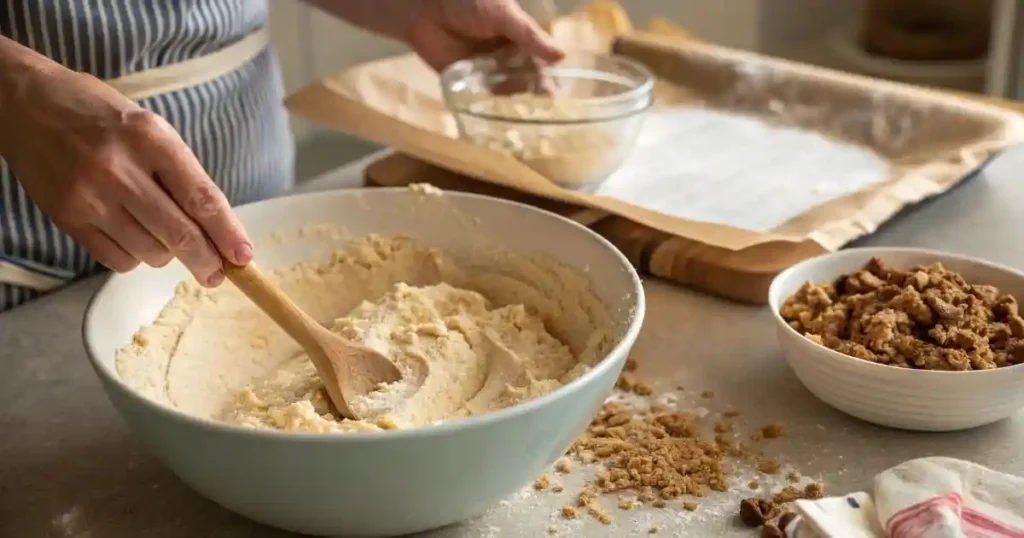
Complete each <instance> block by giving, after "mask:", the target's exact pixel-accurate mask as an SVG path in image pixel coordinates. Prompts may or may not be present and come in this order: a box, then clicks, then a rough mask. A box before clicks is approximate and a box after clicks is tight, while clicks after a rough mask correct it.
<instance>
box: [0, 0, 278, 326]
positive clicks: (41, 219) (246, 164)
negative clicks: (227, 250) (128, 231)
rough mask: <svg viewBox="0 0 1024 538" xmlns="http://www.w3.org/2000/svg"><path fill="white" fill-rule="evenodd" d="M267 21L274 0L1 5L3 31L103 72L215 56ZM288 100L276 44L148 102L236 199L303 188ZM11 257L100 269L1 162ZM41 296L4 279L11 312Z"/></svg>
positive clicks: (1, 233) (46, 269) (2, 227)
mask: <svg viewBox="0 0 1024 538" xmlns="http://www.w3.org/2000/svg"><path fill="white" fill-rule="evenodd" d="M267 19H268V13H267V3H266V1H265V0H5V1H2V2H0V34H3V35H4V36H6V37H8V38H11V39H13V40H15V41H18V42H19V43H21V44H23V45H25V46H27V47H30V48H32V49H35V50H37V51H39V52H41V53H43V54H45V55H46V56H49V57H50V58H53V59H54V60H56V61H58V62H60V63H62V64H64V65H66V66H68V67H69V68H71V69H74V70H77V71H84V72H88V73H91V74H93V75H95V76H97V77H99V78H102V79H111V78H116V77H120V76H123V75H127V74H130V73H134V72H138V71H141V70H145V69H149V68H153V67H159V66H163V65H168V64H173V63H177V62H180V61H183V60H187V59H190V58H195V57H197V56H202V55H204V54H207V53H210V52H214V51H216V50H219V49H220V48H222V47H224V46H226V45H228V44H231V43H233V42H236V41H238V40H239V39H241V38H243V37H245V36H246V35H247V34H249V33H250V32H252V31H253V30H256V29H258V28H260V27H261V26H263V25H265V24H267ZM282 97H283V89H282V86H281V80H280V74H279V72H278V69H277V65H276V61H275V59H274V56H273V53H272V52H271V51H269V50H268V51H264V52H263V53H261V54H260V55H259V56H257V57H256V58H255V59H254V60H252V61H251V62H250V63H249V64H248V65H245V66H243V67H242V68H240V69H238V70H236V71H234V72H232V73H230V74H228V75H225V76H223V77H221V78H219V79H215V80H212V81H210V82H207V83H205V84H202V85H199V86H196V87H193V88H189V89H186V90H183V91H178V92H174V93H170V94H164V95H158V96H156V97H153V98H150V99H146V100H144V101H141V102H140V105H141V106H143V107H144V108H147V109H149V110H152V111H154V112H156V113H158V114H160V115H161V116H163V117H164V118H165V119H167V120H168V121H169V122H170V123H171V125H173V126H174V127H175V128H176V129H177V130H178V132H179V133H181V135H182V137H183V138H184V140H185V142H187V143H188V145H189V146H190V147H191V148H192V150H193V151H194V152H195V153H196V155H197V157H198V158H199V161H200V162H201V163H202V164H203V166H204V167H205V168H206V171H207V172H208V173H209V174H210V177H212V178H213V180H214V181H215V182H216V183H217V184H218V185H219V186H220V187H221V189H223V190H224V192H225V194H226V195H227V197H228V199H229V200H230V201H231V203H232V204H241V203H245V202H249V201H253V200H259V199H263V198H267V197H271V196H275V195H278V194H281V193H283V192H285V191H286V190H288V189H289V188H290V187H291V185H292V175H293V166H292V162H293V153H294V147H293V142H292V139H291V134H290V132H289V130H288V124H287V117H286V113H285V111H284V108H283V107H282V106H281V100H282ZM0 128H3V126H0ZM55 158H59V156H55ZM0 260H3V261H6V262H7V263H8V264H12V265H16V266H18V267H19V268H28V269H32V270H35V271H37V272H39V273H40V274H43V275H46V276H47V277H50V278H52V277H55V276H56V277H58V278H61V279H68V280H70V279H72V278H75V277H81V276H85V275H89V274H92V273H95V272H97V271H99V270H100V269H101V268H100V267H99V266H98V264H96V263H95V261H94V260H93V259H92V257H91V256H89V254H88V253H87V252H86V251H85V250H84V249H83V248H82V247H80V246H79V245H77V244H76V243H75V242H74V241H73V240H72V239H71V238H70V237H68V236H67V235H65V234H63V233H62V232H60V231H59V230H57V229H56V228H55V227H54V225H53V223H52V222H51V221H50V220H49V219H48V218H47V217H46V216H45V215H43V214H42V212H40V211H39V209H38V208H36V207H35V205H34V204H33V203H32V201H31V200H30V199H29V198H28V197H27V196H26V194H25V192H24V190H22V188H21V186H20V185H19V183H18V182H17V180H16V178H14V177H13V174H12V173H11V171H10V170H9V169H8V167H7V164H6V163H5V162H3V161H2V160H0ZM38 294H39V292H37V291H34V290H30V289H27V288H23V287H19V286H14V285H10V284H3V283H0V312H2V311H4V310H6V309H10V308H12V307H14V306H16V305H18V304H21V303H24V302H26V301H28V300H31V299H33V298H34V297H36V296H37V295H38Z"/></svg>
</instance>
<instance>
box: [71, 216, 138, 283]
mask: <svg viewBox="0 0 1024 538" xmlns="http://www.w3.org/2000/svg"><path fill="white" fill-rule="evenodd" d="M76 236H77V237H75V239H77V240H78V242H79V243H81V244H82V245H83V246H84V247H85V248H86V249H87V250H88V251H89V252H90V253H91V254H92V256H93V257H94V258H96V261H98V262H100V263H101V264H103V265H104V266H105V267H107V268H109V269H111V270H113V271H117V272H118V273H127V272H128V271H131V270H132V269H135V268H136V267H138V266H139V260H138V259H137V258H135V257H134V256H132V255H131V254H128V253H127V252H125V250H124V249H123V248H121V247H120V246H119V245H118V244H117V242H116V241H114V240H113V239H111V238H110V236H108V235H107V234H106V233H104V232H103V231H102V230H100V229H99V228H96V227H88V228H86V229H85V230H83V231H81V232H79V233H77V234H76Z"/></svg>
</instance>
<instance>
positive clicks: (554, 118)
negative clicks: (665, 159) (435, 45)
mask: <svg viewBox="0 0 1024 538" xmlns="http://www.w3.org/2000/svg"><path fill="white" fill-rule="evenodd" d="M441 84H442V90H443V93H444V99H445V102H446V104H447V106H448V108H449V109H450V110H451V112H452V114H453V115H454V117H455V120H456V123H457V125H458V129H459V133H460V135H461V136H462V137H463V138H465V139H467V140H470V141H472V142H474V143H477V144H479V145H482V146H486V147H489V148H491V149H495V150H498V151H503V152H505V153H508V154H510V155H512V156H514V157H516V158H517V159H519V160H520V161H522V162H523V163H525V164H526V165H528V166H530V167H531V168H533V169H534V170H536V171H537V172H539V173H540V174H542V175H544V176H545V177H547V178H548V179H549V180H551V181H552V182H554V183H556V184H558V185H560V186H562V187H565V188H568V189H574V190H593V189H595V188H596V187H597V186H598V185H600V184H601V182H603V181H604V180H605V179H607V178H608V177H609V176H610V175H611V174H612V173H613V172H614V171H615V170H617V169H618V168H619V167H620V166H621V165H622V162H623V161H624V160H625V159H626V157H627V156H628V155H629V153H630V151H632V149H633V147H634V145H635V144H636V139H637V135H638V134H639V132H640V126H641V124H642V122H643V116H644V113H645V112H646V111H647V109H648V108H650V106H651V103H652V102H653V88H654V77H653V75H652V74H651V72H650V71H649V70H648V69H647V68H646V67H644V66H643V65H642V64H640V63H638V62H636V61H633V60H631V59H629V58H625V57H622V56H616V55H605V54H593V53H587V52H570V53H569V54H568V55H567V57H566V58H565V60H563V61H562V62H560V63H558V64H555V65H539V64H537V63H536V62H535V61H534V60H532V59H529V58H526V57H523V56H514V55H508V54H501V53H496V54H490V55H485V56H478V57H474V58H469V59H466V60H462V61H459V62H456V63H454V64H452V65H451V66H449V67H448V68H447V69H445V70H444V72H443V73H442V74H441Z"/></svg>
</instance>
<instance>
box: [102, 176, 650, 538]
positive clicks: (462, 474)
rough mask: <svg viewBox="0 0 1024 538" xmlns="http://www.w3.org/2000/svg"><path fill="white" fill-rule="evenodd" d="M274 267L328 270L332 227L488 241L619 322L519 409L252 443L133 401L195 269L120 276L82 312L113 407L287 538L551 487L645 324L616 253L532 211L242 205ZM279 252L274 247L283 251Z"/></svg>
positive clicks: (193, 479) (490, 201) (358, 197)
mask: <svg viewBox="0 0 1024 538" xmlns="http://www.w3.org/2000/svg"><path fill="white" fill-rule="evenodd" d="M238 215H239V217H240V218H241V220H242V222H243V223H244V224H245V226H246V227H247V229H248V230H249V232H250V234H251V235H252V237H253V240H254V241H255V242H256V252H257V261H258V262H259V263H260V264H261V265H263V266H264V267H266V268H274V267H281V266H287V265H291V264H294V263H296V262H299V261H306V260H314V259H320V258H322V256H323V255H324V253H325V252H329V251H330V249H331V248H333V247H337V246H340V243H339V240H338V239H337V238H333V237H331V236H332V234H329V233H313V232H310V233H305V234H300V235H301V236H302V237H299V238H295V239H294V240H291V241H281V240H280V236H279V234H280V233H281V232H294V231H297V230H307V231H309V230H317V229H321V230H322V229H323V228H321V227H319V225H322V224H333V225H335V226H336V228H337V229H338V230H341V231H343V232H347V233H348V234H350V235H351V236H352V237H359V236H362V235H365V234H369V233H377V234H404V235H407V236H411V237H414V238H417V239H419V240H420V241H421V242H423V243H424V244H428V245H434V246H438V247H440V248H443V249H444V250H445V251H447V252H449V253H450V254H452V255H454V256H455V257H456V258H458V257H459V256H460V254H466V255H468V253H469V252H470V251H471V249H472V248H473V247H474V245H476V244H478V243H481V242H485V243H489V244H497V245H499V246H501V247H502V248H504V249H506V250H508V251H512V252H517V253H525V254H534V253H536V254H538V255H546V256H550V257H552V258H554V259H555V260H559V261H561V262H563V263H565V264H569V265H572V266H575V267H578V268H580V269H581V270H584V271H586V274H587V275H588V276H589V278H590V280H591V283H592V287H593V291H594V292H595V293H596V294H597V295H598V296H599V297H600V298H601V299H602V300H603V301H604V302H605V304H607V305H608V306H609V308H610V310H611V311H612V313H613V314H612V315H613V317H614V320H615V322H616V324H617V327H616V343H615V345H614V347H613V348H612V349H611V351H610V353H609V354H608V355H607V357H605V358H604V359H603V360H602V361H601V362H599V363H598V364H596V365H595V366H594V367H593V368H592V369H591V370H590V371H588V372H587V373H585V374H584V375H582V376H581V377H579V378H578V379H576V380H575V381H573V382H571V383H569V384H567V385H566V386H565V387H562V388H560V389H558V390H556V391H554V392H552V393H550V394H547V395H545V396H542V397H540V398H537V399H535V400H531V401H529V402H526V403H524V404H522V405H519V406H516V407H512V408H508V409H504V410H501V411H497V412H494V413H491V414H487V415H481V416H477V417H474V418H469V419H465V420H459V421H453V422H448V423H443V424H440V425H436V426H431V427H426V428H418V429H409V430H398V431H388V432H379V433H358V434H298V433H286V432H279V431H257V430H247V429H243V428H239V427H234V426H230V425H227V424H221V423H214V422H210V421H206V420H202V419H197V418H194V417H191V416H189V415H186V414H184V413H181V412H179V411H177V410H174V409H170V408H168V407H164V406H162V405H160V404H157V403H155V402H153V401H151V400H149V399H147V398H146V397H144V396H142V395H140V394H139V393H137V392H135V391H134V390H132V389H131V388H130V387H129V386H128V385H126V384H125V383H124V382H123V381H122V380H121V379H120V378H119V377H118V374H117V372H116V370H115V361H114V356H115V352H116V350H117V349H119V348H121V347H123V346H124V345H126V344H127V343H129V342H130V341H131V338H132V334H133V333H134V332H135V331H136V330H138V329H139V327H141V326H142V325H145V324H148V323H150V322H152V321H153V320H154V319H155V318H156V316H157V314H158V313H159V311H160V310H161V308H162V307H163V306H164V305H165V304H166V303H167V301H168V300H170V298H171V296H172V294H173V291H174V288H175V286H176V285H177V284H178V282H180V281H181V280H182V279H184V278H185V277H186V272H185V270H184V268H183V267H181V266H180V265H178V264H173V265H171V266H168V267H166V268H163V269H150V268H140V269H137V270H135V271H133V272H131V273H128V274H123V275H115V276H113V277H111V278H110V280H109V281H108V282H107V283H106V284H105V285H104V286H103V287H102V288H101V289H100V290H99V292H98V293H97V294H96V296H95V298H94V299H93V300H92V303H91V304H90V305H89V308H88V310H87V312H86V315H85V324H84V330H83V332H84V337H85V347H86V350H87V352H88V355H89V358H90V360H91V361H92V364H93V367H94V368H95V370H96V372H97V374H98V375H99V377H100V379H101V380H102V383H103V387H104V389H105V390H106V392H107V394H108V395H109V397H110V399H111V401H112V402H113V403H114V406H115V407H116V408H117V409H118V410H119V411H120V412H121V414H122V415H124V418H125V420H126V421H127V422H128V425H129V427H130V428H131V429H132V431H134V433H135V434H136V435H138V436H139V437H140V438H142V439H143V440H144V442H145V443H146V444H148V446H149V448H150V450H152V452H153V453H154V454H155V455H156V456H157V457H158V458H159V459H160V460H161V461H162V462H163V463H164V464H165V465H167V467H169V468H170V469H171V470H172V471H174V473H176V474H177V475H178V476H179V477H180V478H181V479H182V480H183V481H184V482H186V483H187V484H189V485H190V486H191V487H192V488H194V489H195V490H196V491H198V492H199V493H200V494H202V495H204V496H205V497H207V498H209V499H211V500H213V501H214V502H217V503H218V504H220V505H221V506H224V507H225V508H227V509H229V510H232V511H234V512H237V513H239V514H241V515H243V516H246V517H248V518H250V519H253V520H256V521H259V522H262V523H265V524H268V525H272V526H274V527H279V528H282V529H286V530H290V531H295V532H301V533H306V534H313V535H320V536H394V535H399V534H406V533H412V532H417V531H423V530H426V529H430V528H435V527H439V526H443V525H446V524H449V523H453V522H456V521H460V520H463V519H466V518H469V517H472V516H474V515H476V514H479V513H481V512H483V511H484V510H486V509H487V508H488V507H489V506H491V505H492V504H494V503H496V502H498V501H499V500H500V499H502V498H503V497H506V496H508V495H509V494H511V493H513V492H515V491H517V490H518V489H519V488H521V487H523V486H524V485H525V484H527V483H528V482H530V481H531V480H532V479H534V478H535V477H536V476H538V475H539V474H541V473H542V472H543V471H544V470H545V469H546V468H547V467H548V466H550V465H551V464H552V463H553V462H554V461H555V460H556V459H557V458H558V457H559V456H561V455H562V454H563V453H564V452H565V450H566V449H567V448H568V447H569V445H570V444H571V443H572V442H573V440H574V439H576V437H577V436H578V435H579V434H580V433H581V432H582V431H583V429H584V427H585V426H586V425H587V423H588V422H589V420H590V419H591V417H592V416H593V414H594V413H595V411H596V410H597V409H598V407H599V406H600V405H601V403H602V402H603V400H604V399H605V398H606V397H607V396H608V394H609V393H610V392H611V390H612V386H613V385H614V383H615V380H616V378H617V376H618V374H619V372H620V370H621V369H622V366H623V364H624V362H625V360H626V356H627V355H628V353H629V350H630V347H631V346H632V345H633V342H634V341H635V340H636V337H637V334H638V333H639V331H640V325H641V323H642V321H643V314H644V294H643V289H642V287H641V284H640V279H639V277H638V276H637V274H636V272H635V271H634V270H633V268H632V267H631V266H630V265H629V263H628V262H627V260H626V259H625V258H624V257H623V256H622V255H621V254H620V253H619V252H618V251H617V250H616V249H615V247H613V246H612V245H611V244H609V243H608V242H607V241H605V240H604V239H602V238H601V237H600V236H598V235H596V234H594V233H593V232H591V231H590V230H588V229H586V228H584V227H582V226H579V225H577V224H575V223H573V222H570V221H568V220H566V219H563V218H561V217H558V216H556V215H553V214H551V213H548V212H545V211H541V210H539V209H535V208H532V207H529V206H526V205H521V204H516V203H512V202H506V201H502V200H498V199H494V198H488V197H483V196H477V195H470V194H456V193H446V194H444V195H443V196H428V195H425V194H421V193H418V192H414V191H412V190H406V189H373V190H354V191H336V192H330V193H316V194H306V195H297V196H290V197H286V198H279V199H275V200H271V201H266V202H261V203H256V204H251V205H247V206H243V207H240V208H239V209H238ZM275 239H276V240H275Z"/></svg>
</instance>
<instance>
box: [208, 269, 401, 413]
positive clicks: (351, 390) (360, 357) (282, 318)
mask: <svg viewBox="0 0 1024 538" xmlns="http://www.w3.org/2000/svg"><path fill="white" fill-rule="evenodd" d="M224 274H225V276H227V278H228V280H230V281H231V282H232V283H233V284H234V285H235V286H237V287H238V289H240V290H242V293H244V294H245V295H246V296H247V297H248V298H249V299H250V300H252V302H253V303H256V306H258V307H259V308H260V310H262V311H263V312H264V313H266V314H267V315H268V316H270V318H271V319H272V320H274V322H275V323H277V325H278V326H279V327H281V328H282V329H284V331H285V332H286V333H288V335H289V336H291V337H292V338H294V339H295V341H296V342H298V343H299V345H301V346H302V348H303V349H304V350H306V353H307V354H309V358H310V360H312V361H313V366H315V367H316V371H317V374H319V376H320V380H321V381H322V382H323V384H324V388H326V389H327V394H328V395H329V396H330V397H331V402H333V403H334V407H335V408H336V409H337V410H338V412H339V413H341V415H342V416H344V417H345V418H348V419H352V420H358V419H359V417H358V416H357V415H356V413H355V412H353V411H352V408H351V407H350V406H349V405H348V402H351V401H352V400H353V399H355V398H357V397H359V396H363V395H366V394H369V393H370V392H373V391H374V390H375V389H376V388H377V387H378V386H379V385H380V384H381V383H394V382H396V381H398V380H400V379H402V373H401V372H400V371H399V370H398V367H396V366H395V364H394V363H393V362H391V360H390V359H388V358H387V357H385V356H384V355H382V354H380V353H378V352H376V351H374V350H372V349H370V348H368V347H365V346H361V345H359V344H357V343H355V342H352V341H351V340H348V339H346V338H343V337H341V336H340V335H338V334H335V333H333V332H331V331H330V330H328V329H327V328H326V327H324V326H323V325H320V323H318V322H317V321H316V320H315V319H313V318H312V317H311V316H310V315H309V314H307V313H305V312H304V311H303V310H302V309H301V308H299V307H298V305H296V304H295V303H294V302H292V300H291V299H289V298H288V296H287V295H285V293H284V291H282V290H281V288H279V287H278V286H277V285H276V284H274V283H273V282H272V281H271V280H269V279H268V278H267V277H266V275H265V274H263V272H262V271H260V270H259V268H257V267H256V265H254V264H252V263H250V264H249V265H246V266H245V267H239V266H237V265H233V264H231V263H228V262H224Z"/></svg>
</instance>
